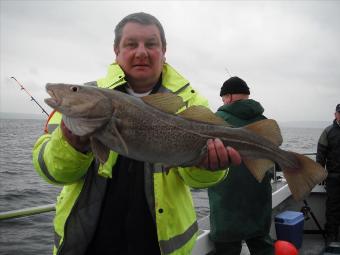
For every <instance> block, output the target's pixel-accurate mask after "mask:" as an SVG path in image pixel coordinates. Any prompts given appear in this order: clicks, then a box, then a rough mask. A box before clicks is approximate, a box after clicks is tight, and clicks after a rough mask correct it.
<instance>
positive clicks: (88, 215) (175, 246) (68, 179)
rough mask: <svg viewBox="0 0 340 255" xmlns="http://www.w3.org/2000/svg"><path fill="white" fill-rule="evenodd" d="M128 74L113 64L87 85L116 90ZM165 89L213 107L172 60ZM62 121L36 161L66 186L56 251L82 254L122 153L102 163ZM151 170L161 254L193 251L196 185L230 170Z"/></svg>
mask: <svg viewBox="0 0 340 255" xmlns="http://www.w3.org/2000/svg"><path fill="white" fill-rule="evenodd" d="M124 77H125V75H124V72H123V71H122V69H121V68H120V67H119V66H118V65H117V64H115V63H113V64H111V65H110V66H109V69H108V74H107V76H106V77H105V78H103V79H99V80H98V81H96V82H92V84H87V85H95V86H98V87H100V88H110V89H114V88H116V87H117V86H119V85H122V84H124V83H126V81H125V79H124ZM159 91H160V92H169V93H176V94H178V95H179V96H181V97H182V98H183V100H184V102H185V103H186V106H187V107H189V106H192V105H204V106H208V102H207V100H206V99H204V98H203V97H201V96H200V95H199V94H198V93H197V92H196V91H195V90H194V89H193V88H192V87H191V86H190V84H189V82H188V81H187V80H186V79H185V78H183V77H182V76H181V75H179V74H178V73H177V72H176V71H175V70H174V69H173V68H172V67H171V66H170V65H168V64H165V65H164V68H163V72H162V85H161V87H160V90H159ZM60 121H61V114H60V113H56V114H54V115H53V116H52V117H51V118H50V120H49V122H48V130H49V132H48V134H44V135H42V136H41V137H40V138H39V139H38V140H37V142H36V144H35V146H34V148H33V164H34V167H35V169H36V170H37V172H38V173H39V174H40V175H41V176H42V177H43V178H44V179H46V180H47V181H48V182H50V183H53V184H59V185H63V189H62V191H61V193H60V195H59V196H58V199H57V203H56V216H55V219H54V229H55V246H54V254H68V255H71V254H74V255H81V254H84V252H85V250H86V247H87V245H88V244H89V242H91V240H92V237H93V235H94V232H95V229H96V222H97V219H98V217H99V214H100V209H101V203H102V201H103V198H104V194H105V189H106V181H105V180H106V178H111V177H112V169H113V166H114V165H115V163H116V160H117V156H118V155H117V153H115V152H114V151H111V152H110V155H109V158H108V160H107V162H105V164H100V163H99V162H98V161H97V160H95V159H94V157H93V154H92V152H88V153H86V154H83V153H81V152H78V151H77V150H75V149H74V148H73V147H72V146H71V145H70V144H68V142H67V141H66V140H65V138H64V137H63V135H62V132H61V129H60V127H59V123H60ZM145 172H146V174H145V180H144V182H145V187H146V189H145V190H146V191H149V192H146V200H147V202H148V206H149V208H150V212H151V215H152V217H153V219H154V221H155V223H156V228H157V236H158V241H159V247H160V250H161V253H162V254H172V255H179V254H185V255H187V254H190V253H191V250H192V248H193V246H194V244H195V240H196V235H197V231H198V225H197V220H196V214H195V210H194V205H193V201H192V197H191V192H190V187H193V188H206V187H209V186H211V185H214V184H215V183H218V182H219V181H221V180H223V179H224V177H225V176H226V174H227V170H221V171H215V172H212V171H207V170H204V169H198V168H195V167H190V168H189V167H185V168H182V167H176V168H172V169H171V170H170V171H169V173H168V174H166V173H164V172H163V171H162V169H158V167H156V166H155V165H152V164H149V163H145ZM147 187H149V188H147Z"/></svg>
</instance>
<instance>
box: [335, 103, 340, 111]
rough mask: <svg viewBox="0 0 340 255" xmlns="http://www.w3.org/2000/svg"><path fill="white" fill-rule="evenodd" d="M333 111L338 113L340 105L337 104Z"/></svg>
mask: <svg viewBox="0 0 340 255" xmlns="http://www.w3.org/2000/svg"><path fill="white" fill-rule="evenodd" d="M335 111H336V112H340V104H338V105H337V106H336V107H335Z"/></svg>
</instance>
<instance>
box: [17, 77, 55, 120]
mask: <svg viewBox="0 0 340 255" xmlns="http://www.w3.org/2000/svg"><path fill="white" fill-rule="evenodd" d="M11 79H13V80H15V81H16V83H17V84H18V85H19V86H20V87H21V90H23V91H25V92H26V94H27V95H29V96H30V97H31V101H34V102H35V103H36V104H37V105H38V106H39V107H40V109H41V110H42V112H43V113H45V114H46V115H47V117H49V114H48V113H47V112H46V111H45V109H44V108H43V107H42V106H41V105H40V104H39V103H38V101H37V100H35V98H34V97H33V96H32V95H31V93H30V92H29V91H28V90H27V89H26V88H25V87H24V86H23V85H22V84H21V83H20V82H19V81H18V80H17V79H15V77H13V76H12V77H11Z"/></svg>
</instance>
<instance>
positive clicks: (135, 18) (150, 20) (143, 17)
mask: <svg viewBox="0 0 340 255" xmlns="http://www.w3.org/2000/svg"><path fill="white" fill-rule="evenodd" d="M128 22H134V23H138V24H141V25H156V26H157V28H158V30H159V34H160V36H161V41H162V47H163V49H166V39H165V33H164V29H163V26H162V24H161V23H160V22H159V20H158V19H157V18H156V17H154V16H152V15H151V14H148V13H145V12H137V13H132V14H129V15H128V16H125V17H124V18H123V19H122V20H121V21H120V22H119V23H118V24H117V26H116V28H115V40H114V45H113V46H114V48H115V49H116V48H118V46H119V43H120V40H121V39H122V34H123V28H124V26H125V25H126V24H127V23H128Z"/></svg>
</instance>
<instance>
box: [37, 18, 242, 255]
mask: <svg viewBox="0 0 340 255" xmlns="http://www.w3.org/2000/svg"><path fill="white" fill-rule="evenodd" d="M114 52H115V55H116V62H115V63H113V64H111V65H110V66H109V68H108V74H107V76H106V77H105V78H103V79H99V80H98V81H96V82H91V83H88V84H86V85H88V86H96V87H99V88H105V89H111V90H115V91H120V92H122V93H123V94H122V95H125V94H130V95H132V96H134V97H140V98H143V100H145V102H149V103H150V104H151V105H153V106H155V105H157V106H158V107H159V108H160V109H163V110H164V111H166V112H171V113H175V112H181V111H183V110H185V109H186V108H188V107H189V108H190V107H192V106H200V105H201V106H208V103H207V100H206V99H204V98H203V97H202V96H201V95H199V94H198V93H197V91H195V90H194V89H193V88H192V87H191V85H190V84H189V82H188V81H187V80H186V79H185V78H184V77H182V76H181V75H180V74H178V73H177V72H176V71H175V70H174V69H173V68H172V67H171V66H170V65H169V64H167V63H166V62H165V52H166V40H165V35H164V30H163V27H162V25H161V24H160V22H159V21H158V20H157V19H156V18H155V17H153V16H152V15H149V14H146V13H134V14H130V15H128V16H126V17H125V18H123V19H122V20H121V21H120V22H119V23H118V25H117V26H116V28H115V41H114ZM79 88H80V87H77V86H74V87H72V88H71V89H72V92H77V91H78V89H79ZM49 93H50V94H53V95H54V96H57V92H52V90H51V92H49ZM158 93H167V94H170V95H173V96H172V97H171V96H170V97H169V99H168V97H164V96H162V95H161V94H158ZM147 95H150V96H148V97H147ZM157 95H160V96H157ZM152 96H154V97H152ZM123 97H124V96H122V98H123ZM177 97H179V98H180V99H181V101H182V103H176V102H178V100H177ZM95 98H96V95H95V94H92V96H90V97H86V96H84V97H83V99H82V100H83V102H79V106H80V105H81V103H85V104H86V103H88V104H92V105H91V107H93V109H94V108H95V107H96V105H99V102H103V101H104V99H103V100H101V98H100V97H98V98H99V99H98V101H96V99H95ZM124 98H125V97H124ZM127 98H128V97H127ZM148 98H149V99H148ZM127 100H129V99H127ZM176 100H177V101H176ZM46 102H47V101H46ZM167 102H168V103H167ZM47 103H49V104H50V105H52V106H53V105H55V106H56V105H58V104H59V103H60V102H59V99H50V100H49V102H47ZM63 103H64V104H66V105H67V103H69V104H71V103H70V102H67V100H64V101H63ZM72 106H73V105H72ZM117 107H118V106H116V105H114V103H112V105H111V101H108V104H106V105H105V104H103V107H102V108H100V107H99V109H98V112H97V113H96V114H97V115H98V116H96V118H94V119H91V118H90V117H91V116H86V117H85V116H78V118H77V119H75V118H73V119H72V118H70V117H69V116H68V112H67V110H65V111H63V112H62V113H63V115H61V113H60V112H56V113H55V114H54V115H53V116H52V117H51V118H50V119H49V122H48V133H47V134H44V135H43V136H41V137H40V138H39V139H38V141H37V142H36V144H35V146H34V149H33V163H34V166H35V168H36V170H37V172H38V173H39V174H40V175H41V176H42V177H43V178H44V179H46V180H47V181H48V182H50V183H54V184H59V185H63V189H62V191H61V193H60V195H59V197H58V200H57V203H56V216H55V219H54V227H55V243H54V244H55V246H54V254H77V255H81V254H111V255H112V254H174V255H175V254H190V253H191V250H192V248H193V246H194V243H195V240H196V236H197V231H198V226H197V221H196V215H195V210H194V207H193V201H192V197H191V193H190V188H189V187H194V188H205V187H209V186H211V185H214V184H216V183H218V182H219V181H221V180H223V179H224V178H225V176H226V174H227V170H226V169H227V168H228V167H229V166H230V165H238V164H240V162H241V158H240V154H239V153H238V152H237V151H236V150H234V149H233V148H231V147H227V146H225V144H223V143H222V141H221V140H220V139H212V138H208V137H207V138H206V142H205V146H202V148H201V153H200V154H199V157H197V158H195V160H190V161H188V162H185V164H180V165H179V164H177V162H173V163H172V162H169V163H168V164H155V163H153V162H152V161H149V162H144V160H143V157H142V156H141V157H139V155H140V154H141V153H139V152H143V151H145V153H146V154H147V153H148V152H149V151H150V150H148V148H147V144H148V141H150V140H152V139H154V137H149V136H148V133H149V132H148V130H143V128H141V129H139V130H135V131H133V132H135V133H133V134H132V133H130V134H128V133H127V132H129V130H127V128H126V127H128V126H129V125H130V124H131V123H130V122H129V120H128V121H125V120H124V119H122V120H121V119H120V118H119V116H116V115H119V112H120V111H119V109H118V108H117ZM55 108H57V107H55ZM112 108H114V112H113V113H111V112H110V111H112V110H113V109H112ZM150 109H151V108H150ZM120 110H121V111H124V109H123V108H120ZM104 114H106V115H109V116H114V117H112V119H110V120H106V119H105V122H109V123H110V125H106V126H105V127H104V128H101V129H100V130H99V131H98V129H95V128H97V124H98V123H101V121H103V119H104V117H103V116H104ZM115 114H116V115H115ZM99 115H100V116H102V117H100V116H99ZM150 115H152V113H151V112H150ZM137 117H138V116H136V119H137ZM142 121H143V120H141V122H142ZM144 121H148V122H150V120H147V119H144ZM151 121H152V120H151ZM131 125H132V126H134V127H136V126H138V125H139V124H138V123H132V124H131ZM141 126H142V125H141ZM122 127H125V128H122ZM163 128H167V127H166V126H164V127H163ZM162 131H163V130H158V133H157V135H159V136H160V137H162ZM94 132H97V133H100V132H101V136H100V135H98V136H94V135H92V134H93V133H94ZM136 132H138V134H137V135H138V136H137V137H139V138H142V139H144V141H145V145H144V144H143V142H139V143H137V141H136V140H138V139H132V138H131V139H132V140H129V137H133V135H136ZM112 134H114V135H112ZM163 139H164V140H167V137H163ZM106 141H108V142H109V143H110V144H111V145H112V146H111V147H110V148H107V147H106V146H105V145H104V144H105V142H106ZM152 141H153V140H152ZM159 143H161V141H160V142H159ZM131 144H133V145H135V146H134V147H133V146H130V145H131ZM154 146H160V147H159V148H160V150H161V149H164V148H161V146H162V145H161V144H157V142H154ZM163 147H164V146H163ZM112 148H115V150H113V149H112ZM156 148H158V147H156ZM165 149H166V148H165ZM179 151H180V150H179ZM151 152H152V150H151ZM126 155H136V156H135V157H131V158H130V157H128V156H126ZM148 155H149V154H148ZM149 156H150V158H152V157H156V158H157V155H149ZM169 156H171V155H169ZM150 162H151V163H150Z"/></svg>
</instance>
